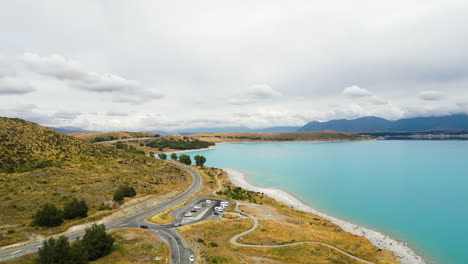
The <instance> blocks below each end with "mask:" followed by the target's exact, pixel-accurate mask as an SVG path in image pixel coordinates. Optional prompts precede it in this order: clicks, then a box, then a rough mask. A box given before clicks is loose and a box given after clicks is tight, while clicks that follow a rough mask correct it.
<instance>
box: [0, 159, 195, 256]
mask: <svg viewBox="0 0 468 264" xmlns="http://www.w3.org/2000/svg"><path fill="white" fill-rule="evenodd" d="M167 162H170V163H172V164H173V165H175V166H178V167H181V168H183V169H185V170H187V171H188V172H189V173H190V175H191V176H192V184H191V185H190V187H189V188H188V189H187V190H185V191H184V192H183V193H181V194H179V195H178V196H176V197H175V198H174V199H172V200H170V201H168V202H165V203H162V204H160V205H158V206H155V207H153V208H151V209H150V210H147V211H143V212H140V213H138V214H135V215H132V216H129V217H126V218H122V219H118V220H115V221H111V222H108V223H106V224H105V225H106V229H108V230H112V229H118V228H126V227H139V226H140V225H142V224H146V225H148V223H147V222H146V221H145V219H147V218H149V217H151V216H153V215H156V214H159V213H161V212H164V211H166V210H168V209H170V208H172V207H175V206H177V205H178V204H180V203H182V202H183V201H185V200H187V199H188V198H189V197H191V196H192V195H194V194H195V193H196V192H197V191H198V190H199V189H200V188H201V186H202V177H201V175H200V174H199V173H198V172H197V171H196V170H194V169H192V168H190V167H189V166H186V165H183V164H180V163H177V162H173V161H167ZM148 226H149V231H151V232H153V233H155V234H156V235H157V236H158V237H160V238H161V239H162V240H163V241H165V242H166V243H167V244H169V246H170V248H171V263H173V264H182V263H183V264H185V263H192V262H190V261H189V256H190V255H191V254H193V251H192V250H191V249H190V248H188V246H187V243H186V242H185V240H184V238H183V237H182V236H181V235H180V234H179V232H177V229H175V228H174V226H173V225H155V224H149V225H148ZM84 233H85V231H84V230H79V231H76V232H73V233H70V234H68V235H66V236H67V237H68V238H69V240H75V239H76V238H77V237H83V235H84ZM42 243H43V240H38V241H34V242H31V243H28V244H25V245H22V246H19V247H15V248H10V249H5V250H0V261H5V260H8V259H12V258H17V257H20V256H23V255H26V254H30V253H34V252H36V251H37V250H38V249H39V248H40V247H41V246H42Z"/></svg>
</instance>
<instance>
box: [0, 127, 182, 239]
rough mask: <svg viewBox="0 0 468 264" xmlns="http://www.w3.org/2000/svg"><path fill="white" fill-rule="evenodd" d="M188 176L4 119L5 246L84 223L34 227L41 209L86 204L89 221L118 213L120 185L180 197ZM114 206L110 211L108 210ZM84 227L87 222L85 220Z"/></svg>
mask: <svg viewBox="0 0 468 264" xmlns="http://www.w3.org/2000/svg"><path fill="white" fill-rule="evenodd" d="M189 179H190V177H189V175H188V174H187V173H186V172H185V171H182V170H180V169H179V168H178V167H175V166H173V165H170V164H168V163H164V162H162V161H160V160H155V159H153V158H149V157H146V156H144V155H136V154H132V153H127V152H124V151H122V150H116V149H113V148H109V147H105V146H101V145H96V144H93V143H90V142H86V141H83V140H80V139H77V138H74V137H70V136H67V135H63V134H60V133H58V132H55V131H53V130H51V129H48V128H45V127H42V126H39V125H36V124H33V123H31V122H27V121H24V120H19V119H9V118H0V246H2V245H7V244H11V243H14V242H17V241H19V240H24V239H27V238H28V237H31V236H32V235H33V234H46V233H47V234H48V233H54V232H59V231H63V229H65V228H66V227H67V226H70V225H73V224H75V223H78V222H79V221H80V220H68V221H66V222H65V224H63V225H62V226H59V227H56V228H36V227H29V223H30V222H31V217H32V215H33V214H34V212H35V211H36V209H37V208H39V206H40V205H42V204H44V203H46V202H51V203H54V204H56V205H57V206H58V207H62V206H63V204H64V203H66V202H68V201H70V200H71V199H72V198H73V197H77V198H84V199H85V200H86V202H87V203H88V206H89V207H90V211H89V217H88V218H99V217H101V216H102V215H105V214H106V212H110V211H106V210H104V211H99V209H101V210H102V209H115V208H118V206H119V205H118V204H114V205H112V204H113V202H112V196H113V193H114V191H115V190H116V189H117V188H118V186H120V185H124V184H125V185H130V186H132V187H134V188H135V189H136V192H137V197H136V198H138V197H142V196H147V195H154V194H164V193H168V192H171V191H181V190H183V189H185V188H187V186H188V185H189V184H190V182H189ZM103 204H105V205H111V206H110V207H108V206H107V207H103ZM81 221H82V220H81Z"/></svg>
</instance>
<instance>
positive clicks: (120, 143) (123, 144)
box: [115, 141, 127, 149]
mask: <svg viewBox="0 0 468 264" xmlns="http://www.w3.org/2000/svg"><path fill="white" fill-rule="evenodd" d="M115 148H117V149H127V144H125V143H123V142H122V141H118V142H117V143H116V144H115Z"/></svg>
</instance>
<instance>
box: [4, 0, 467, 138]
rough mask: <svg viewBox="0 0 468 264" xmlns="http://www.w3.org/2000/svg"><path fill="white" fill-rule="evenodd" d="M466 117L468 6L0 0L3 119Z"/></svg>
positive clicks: (129, 122) (170, 121) (68, 122)
mask: <svg viewBox="0 0 468 264" xmlns="http://www.w3.org/2000/svg"><path fill="white" fill-rule="evenodd" d="M452 113H468V1H462V0H461V1H456V0H438V1H432V0H421V1H414V0H404V1H403V0H393V1H379V0H369V1H361V0H354V1H349V0H343V1H312V0H306V1H271V0H268V1H257V0H254V1H252V0H245V1H243V0H238V1H219V0H213V1H204V0H201V1H192V0H190V1H177V0H174V1H154V0H150V1H144V0H138V1H118V0H107V1H106V0H100V1H95V0H92V1H91V0H89V1H88V0H80V1H63V0H57V1H48V0H42V1H22V0H15V1H2V4H1V8H0V116H8V117H20V118H24V119H27V120H31V121H34V122H37V123H40V124H44V125H53V126H78V127H82V128H87V129H96V130H154V129H160V130H172V129H180V128H189V127H218V126H239V125H244V126H249V127H253V128H258V127H267V126H283V125H303V124H305V123H307V122H309V121H312V120H318V121H326V120H330V119H336V118H356V117H361V116H367V115H376V116H380V117H384V118H388V119H398V118H404V117H414V116H431V115H445V114H452Z"/></svg>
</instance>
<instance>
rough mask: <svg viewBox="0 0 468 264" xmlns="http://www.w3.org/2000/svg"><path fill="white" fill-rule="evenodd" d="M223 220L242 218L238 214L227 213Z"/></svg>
mask: <svg viewBox="0 0 468 264" xmlns="http://www.w3.org/2000/svg"><path fill="white" fill-rule="evenodd" d="M223 218H226V219H238V218H240V216H239V215H238V214H234V213H229V212H226V213H224V214H223Z"/></svg>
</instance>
